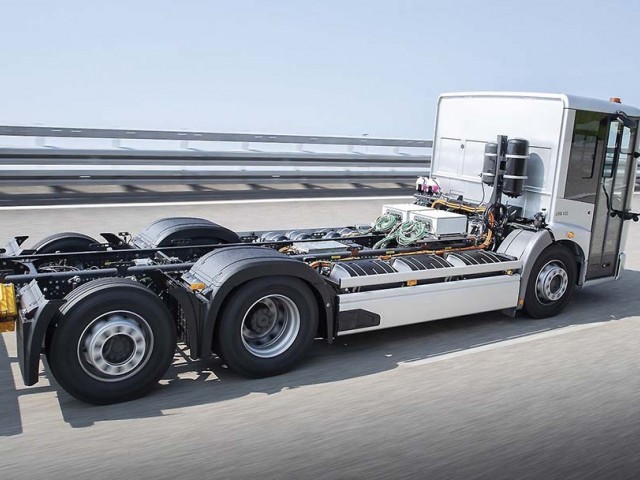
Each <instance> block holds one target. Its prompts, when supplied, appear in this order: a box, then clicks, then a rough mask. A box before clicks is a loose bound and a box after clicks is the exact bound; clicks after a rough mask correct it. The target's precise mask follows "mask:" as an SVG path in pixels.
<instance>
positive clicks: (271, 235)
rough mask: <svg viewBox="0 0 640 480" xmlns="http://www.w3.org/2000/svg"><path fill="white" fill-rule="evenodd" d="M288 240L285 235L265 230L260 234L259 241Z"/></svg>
mask: <svg viewBox="0 0 640 480" xmlns="http://www.w3.org/2000/svg"><path fill="white" fill-rule="evenodd" d="M285 240H288V238H287V237H285V236H284V235H282V234H281V233H278V232H266V233H263V234H262V235H261V236H260V239H259V241H260V242H282V241H285Z"/></svg>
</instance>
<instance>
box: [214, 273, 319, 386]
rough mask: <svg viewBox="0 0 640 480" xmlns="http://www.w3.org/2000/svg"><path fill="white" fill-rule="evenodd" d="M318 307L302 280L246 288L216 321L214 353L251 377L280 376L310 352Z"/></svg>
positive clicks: (276, 280)
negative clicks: (217, 323)
mask: <svg viewBox="0 0 640 480" xmlns="http://www.w3.org/2000/svg"><path fill="white" fill-rule="evenodd" d="M318 317H319V314H318V303H317V302H316V299H315V297H314V295H313V293H312V292H311V290H310V289H309V287H308V286H307V285H306V284H305V283H304V282H303V281H301V280H299V279H297V278H291V277H265V278H260V279H256V280H252V281H250V282H248V283H246V284H244V285H242V286H241V287H240V288H239V289H238V291H237V292H235V294H233V296H232V297H231V298H230V299H229V301H228V302H227V303H226V306H225V308H224V310H223V312H222V314H221V316H220V317H219V319H218V322H219V325H218V329H217V334H216V342H215V343H216V353H218V354H219V355H220V356H221V357H222V358H223V360H224V361H225V362H226V363H227V365H228V366H229V368H231V369H232V370H234V371H235V372H237V373H239V374H241V375H244V376H247V377H266V376H271V375H278V374H280V373H284V372H286V371H288V370H290V369H291V368H293V367H294V366H295V365H296V364H297V363H298V362H299V361H300V360H301V358H302V357H303V356H304V355H305V354H306V353H307V352H308V350H309V348H310V347H311V344H312V343H313V339H314V338H315V336H316V332H317V330H318Z"/></svg>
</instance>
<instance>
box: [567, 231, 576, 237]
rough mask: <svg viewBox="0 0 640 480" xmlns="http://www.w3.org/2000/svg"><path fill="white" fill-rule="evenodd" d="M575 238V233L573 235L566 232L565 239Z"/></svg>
mask: <svg viewBox="0 0 640 480" xmlns="http://www.w3.org/2000/svg"><path fill="white" fill-rule="evenodd" d="M575 236H576V234H575V233H573V232H567V238H573V237H575Z"/></svg>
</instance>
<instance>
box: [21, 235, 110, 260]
mask: <svg viewBox="0 0 640 480" xmlns="http://www.w3.org/2000/svg"><path fill="white" fill-rule="evenodd" d="M99 243H100V242H98V241H97V240H96V239H95V238H92V237H90V236H88V235H85V234H83V233H76V232H62V233H56V234H54V235H49V236H48V237H45V238H43V239H42V240H40V241H39V242H37V243H36V244H35V245H34V246H33V248H32V249H33V250H35V253H36V254H37V255H41V254H45V253H56V252H60V253H69V252H83V251H89V250H95V245H97V244H99ZM92 246H94V248H91V247H92Z"/></svg>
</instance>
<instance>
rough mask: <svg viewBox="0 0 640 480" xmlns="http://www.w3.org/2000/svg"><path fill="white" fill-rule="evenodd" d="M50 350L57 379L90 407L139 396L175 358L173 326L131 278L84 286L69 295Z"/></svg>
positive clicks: (162, 307)
mask: <svg viewBox="0 0 640 480" xmlns="http://www.w3.org/2000/svg"><path fill="white" fill-rule="evenodd" d="M56 322H57V323H56V325H55V330H54V331H53V334H52V335H51V341H50V345H49V346H48V348H47V361H48V363H49V367H50V368H51V372H52V373H53V376H54V377H55V378H56V380H57V381H58V383H59V384H60V386H61V387H62V388H64V389H65V390H66V391H67V392H68V393H70V394H71V395H73V396H74V397H76V398H78V399H79V400H83V401H85V402H89V403H95V404H109V403H117V402H123V401H127V400H131V399H133V398H136V397H140V396H142V395H144V394H145V393H147V392H148V391H149V390H150V389H151V388H153V387H154V386H155V385H156V384H157V382H158V381H159V380H160V378H161V377H162V376H163V375H164V373H165V372H166V370H167V369H168V367H169V365H170V364H171V362H172V360H173V354H174V352H175V347H176V331H175V325H174V323H173V320H172V318H171V314H170V313H169V311H168V309H167V308H166V307H165V305H164V304H163V303H162V301H161V300H160V299H159V298H158V297H157V296H156V295H155V294H154V293H153V292H151V291H150V290H148V289H147V288H145V287H144V286H142V285H140V284H138V283H136V282H134V281H132V280H127V279H121V278H112V279H101V280H95V281H93V282H89V283H86V284H84V285H82V286H80V287H78V289H76V290H75V291H73V292H72V293H70V294H69V295H68V296H67V303H66V304H65V305H63V307H62V308H61V310H60V315H59V317H58V318H57V320H56Z"/></svg>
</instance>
